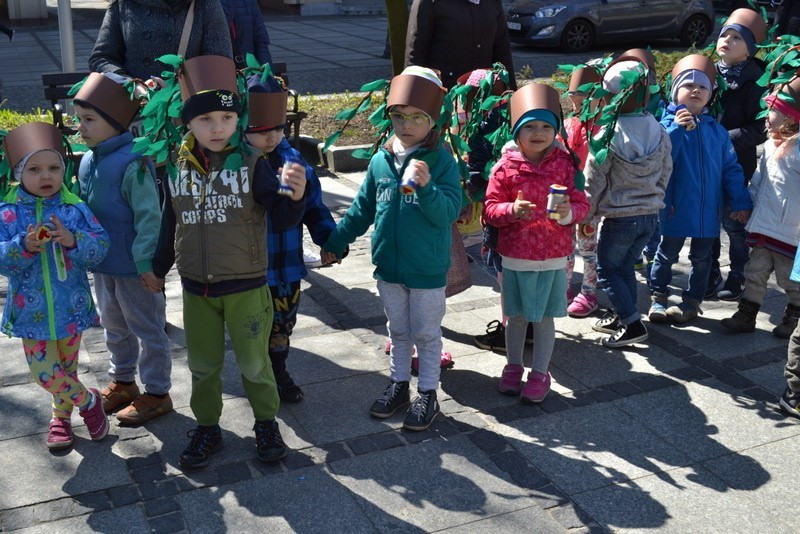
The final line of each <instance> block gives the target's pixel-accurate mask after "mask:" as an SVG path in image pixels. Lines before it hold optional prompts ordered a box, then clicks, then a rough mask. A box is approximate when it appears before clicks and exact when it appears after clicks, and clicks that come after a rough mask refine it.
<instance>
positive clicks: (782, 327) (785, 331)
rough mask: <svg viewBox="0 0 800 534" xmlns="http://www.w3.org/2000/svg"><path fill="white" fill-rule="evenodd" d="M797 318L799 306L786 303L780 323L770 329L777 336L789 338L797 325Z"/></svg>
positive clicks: (799, 313)
mask: <svg viewBox="0 0 800 534" xmlns="http://www.w3.org/2000/svg"><path fill="white" fill-rule="evenodd" d="M798 319H800V306H795V305H793V304H788V305H787V306H786V311H785V312H784V314H783V319H782V320H781V324H779V325H778V326H776V327H775V328H774V329H773V330H772V333H773V334H774V335H776V336H777V337H780V338H783V339H789V337H791V335H792V332H794V328H795V327H796V326H797V320H798Z"/></svg>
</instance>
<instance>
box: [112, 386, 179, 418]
mask: <svg viewBox="0 0 800 534" xmlns="http://www.w3.org/2000/svg"><path fill="white" fill-rule="evenodd" d="M171 411H172V399H171V398H170V396H169V394H167V395H165V396H164V398H163V399H162V398H158V397H156V396H154V395H150V394H149V393H144V394H142V395H139V396H138V397H136V400H134V401H133V402H132V403H131V405H130V406H128V407H127V408H125V409H124V410H120V411H119V412H117V419H119V422H120V423H125V424H126V425H141V424H144V423H146V422H147V421H149V420H150V419H154V418H156V417H158V416H160V415H164V414H165V413H168V412H171Z"/></svg>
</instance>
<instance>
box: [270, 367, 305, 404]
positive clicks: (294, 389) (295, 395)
mask: <svg viewBox="0 0 800 534" xmlns="http://www.w3.org/2000/svg"><path fill="white" fill-rule="evenodd" d="M275 382H276V383H277V385H278V395H279V396H280V398H281V401H283V402H288V403H291V404H294V403H296V402H300V401H301V400H303V396H304V395H303V390H302V389H300V386H298V385H297V384H295V383H294V380H292V377H291V376H289V373H286V374H284V375H283V376H281V377H277V376H276V377H275Z"/></svg>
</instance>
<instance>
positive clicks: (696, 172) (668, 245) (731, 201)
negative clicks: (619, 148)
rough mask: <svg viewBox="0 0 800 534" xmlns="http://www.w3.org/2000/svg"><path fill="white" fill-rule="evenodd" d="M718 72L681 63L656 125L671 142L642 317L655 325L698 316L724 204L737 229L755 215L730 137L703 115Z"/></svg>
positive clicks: (706, 64)
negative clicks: (678, 281)
mask: <svg viewBox="0 0 800 534" xmlns="http://www.w3.org/2000/svg"><path fill="white" fill-rule="evenodd" d="M716 72H717V71H716V69H715V68H714V64H713V63H712V62H711V60H710V59H708V58H707V57H705V56H701V55H699V54H691V55H688V56H686V57H684V58H683V59H681V60H680V61H678V63H676V64H675V66H674V67H673V69H672V87H671V90H670V97H671V101H672V102H671V103H670V105H669V106H668V107H667V110H666V113H665V115H664V118H663V119H661V124H662V125H663V126H664V127H665V128H666V129H667V133H668V134H669V137H670V141H671V142H672V162H673V165H672V177H671V178H670V180H669V185H668V186H667V191H666V195H665V197H664V204H665V207H664V209H662V210H661V213H660V215H659V224H660V228H661V234H662V235H661V242H660V243H659V245H658V252H657V253H656V258H655V261H654V262H653V268H652V270H651V271H650V289H651V300H652V304H651V306H650V312H649V314H648V317H649V318H650V321H652V322H654V323H664V322H669V321H674V322H676V323H686V322H688V321H691V320H692V319H694V318H695V317H697V315H698V314H699V313H701V310H700V304H701V303H702V302H703V298H704V295H705V292H706V288H707V286H708V273H709V270H710V269H711V247H712V246H713V244H714V239H716V238H717V237H719V228H720V214H721V213H722V206H723V198H724V201H725V202H726V205H727V206H729V207H730V209H731V212H730V214H728V215H725V216H729V217H734V218H736V219H738V220H739V221H741V222H746V221H747V218H748V217H749V215H750V210H751V209H752V208H753V203H752V202H751V200H750V195H749V194H748V192H747V189H745V187H744V175H743V174H742V167H741V165H739V163H738V161H737V160H736V152H734V150H733V145H732V144H731V141H730V138H729V136H728V132H727V131H726V130H725V128H723V127H722V126H720V124H719V123H718V122H716V121H715V120H714V119H713V118H712V117H711V116H710V115H709V114H708V107H707V106H708V105H709V104H710V102H711V97H712V93H713V91H714V88H715V83H714V80H715V79H716ZM687 237H690V238H692V241H691V245H690V249H689V261H690V262H691V264H692V267H691V271H690V273H689V285H688V287H687V288H686V290H684V292H683V295H682V302H681V303H680V304H678V305H676V306H669V305H668V296H669V285H670V283H671V282H672V266H673V265H674V264H675V263H676V262H677V261H678V255H679V254H680V251H681V248H682V247H683V243H684V241H686V238H687Z"/></svg>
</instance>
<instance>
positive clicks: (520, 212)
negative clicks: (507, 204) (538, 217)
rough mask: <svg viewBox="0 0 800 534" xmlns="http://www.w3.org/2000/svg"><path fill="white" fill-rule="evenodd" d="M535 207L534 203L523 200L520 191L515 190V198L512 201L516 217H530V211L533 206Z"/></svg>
mask: <svg viewBox="0 0 800 534" xmlns="http://www.w3.org/2000/svg"><path fill="white" fill-rule="evenodd" d="M535 207H536V204H534V203H532V202H529V201H527V200H525V199H524V198H523V197H522V191H517V199H516V200H515V201H514V208H513V209H514V217H516V218H517V219H525V220H526V221H527V220H530V219H531V217H532V216H531V212H532V211H533V208H535Z"/></svg>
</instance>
